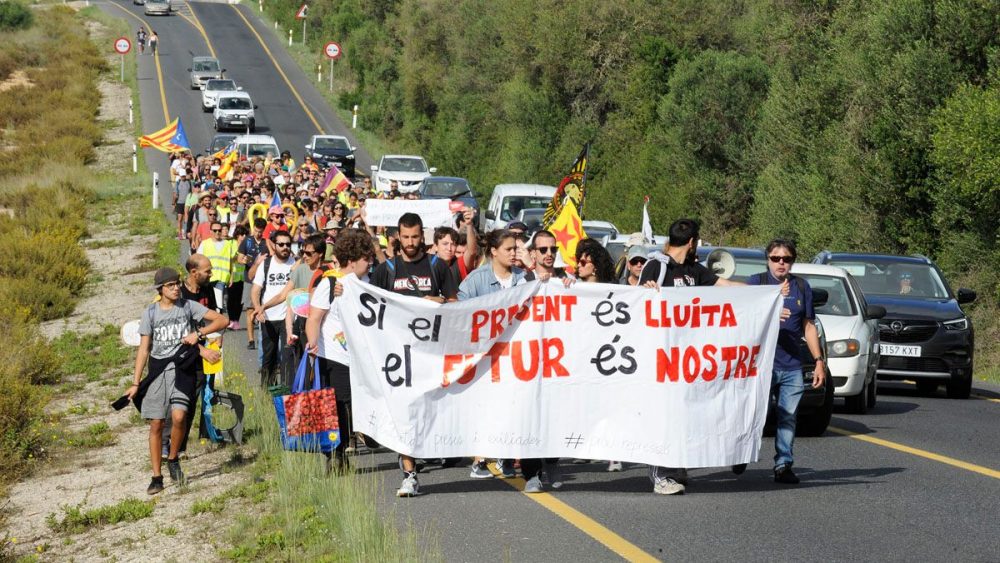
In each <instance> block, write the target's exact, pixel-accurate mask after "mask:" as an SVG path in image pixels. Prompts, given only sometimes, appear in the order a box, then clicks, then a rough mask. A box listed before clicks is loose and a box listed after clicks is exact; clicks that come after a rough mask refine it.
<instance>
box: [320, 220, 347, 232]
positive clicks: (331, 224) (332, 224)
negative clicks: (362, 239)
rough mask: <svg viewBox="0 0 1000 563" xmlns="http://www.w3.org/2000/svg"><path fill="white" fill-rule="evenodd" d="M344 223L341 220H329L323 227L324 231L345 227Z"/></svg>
mask: <svg viewBox="0 0 1000 563" xmlns="http://www.w3.org/2000/svg"><path fill="white" fill-rule="evenodd" d="M343 228H344V227H343V225H341V224H340V222H339V221H327V222H326V226H325V227H323V230H324V231H331V230H333V229H343Z"/></svg>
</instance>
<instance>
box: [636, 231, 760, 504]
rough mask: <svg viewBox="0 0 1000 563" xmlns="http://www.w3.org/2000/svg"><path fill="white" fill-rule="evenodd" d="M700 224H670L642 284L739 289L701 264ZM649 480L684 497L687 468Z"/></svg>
mask: <svg viewBox="0 0 1000 563" xmlns="http://www.w3.org/2000/svg"><path fill="white" fill-rule="evenodd" d="M698 231H699V225H698V222H697V221H695V220H693V219H678V220H677V221H674V223H673V224H672V225H670V233H669V238H668V240H667V244H666V245H665V246H664V248H663V252H656V253H653V254H650V255H649V259H648V260H647V261H646V264H645V266H643V268H642V273H641V274H640V275H639V285H641V286H643V287H648V288H651V289H655V290H657V291H659V290H660V288H661V287H691V286H711V285H719V286H735V285H744V284H742V283H739V282H734V281H730V280H727V279H723V278H720V277H719V276H717V275H715V274H714V273H712V271H711V270H709V269H708V268H706V267H705V266H703V265H701V264H700V263H698V234H699V233H698ZM649 478H650V480H651V481H652V482H653V492H654V493H656V494H658V495H679V494H684V491H685V490H686V488H687V481H688V474H687V469H684V468H672V467H657V466H650V468H649Z"/></svg>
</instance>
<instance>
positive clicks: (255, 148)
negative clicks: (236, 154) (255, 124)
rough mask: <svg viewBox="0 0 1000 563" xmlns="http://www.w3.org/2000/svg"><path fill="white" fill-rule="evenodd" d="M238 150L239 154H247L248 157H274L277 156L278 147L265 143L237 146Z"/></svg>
mask: <svg viewBox="0 0 1000 563" xmlns="http://www.w3.org/2000/svg"><path fill="white" fill-rule="evenodd" d="M239 149H240V154H247V153H248V152H249V154H250V156H267V155H271V157H275V156H277V155H278V147H276V146H274V145H271V144H267V143H260V144H258V143H252V144H250V145H246V144H242V145H240V146H239Z"/></svg>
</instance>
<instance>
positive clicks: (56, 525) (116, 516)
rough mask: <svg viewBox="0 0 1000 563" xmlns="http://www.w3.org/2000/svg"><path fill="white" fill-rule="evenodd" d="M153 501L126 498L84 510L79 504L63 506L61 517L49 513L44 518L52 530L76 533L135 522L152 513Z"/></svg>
mask: <svg viewBox="0 0 1000 563" xmlns="http://www.w3.org/2000/svg"><path fill="white" fill-rule="evenodd" d="M154 504H155V503H154V502H153V501H151V500H145V501H144V500H139V499H136V498H127V499H125V500H123V501H121V502H119V503H117V504H112V505H110V506H102V507H100V508H91V509H90V510H84V509H83V507H82V506H81V505H77V506H64V507H63V517H62V519H58V518H57V516H56V515H55V514H49V515H48V517H47V518H46V519H45V521H46V523H47V524H48V525H49V528H51V529H52V531H53V532H57V533H62V534H76V533H80V532H83V531H86V530H90V529H93V528H97V527H100V526H107V525H110V524H118V523H120V522H136V521H138V520H142V519H143V518H149V517H150V516H152V515H153V506H154Z"/></svg>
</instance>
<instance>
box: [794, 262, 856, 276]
mask: <svg viewBox="0 0 1000 563" xmlns="http://www.w3.org/2000/svg"><path fill="white" fill-rule="evenodd" d="M792 273H793V274H813V275H817V276H831V277H835V278H846V277H847V270H845V269H843V268H841V267H839V266H829V265H827V264H810V263H807V262H796V263H795V264H794V265H792Z"/></svg>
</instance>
